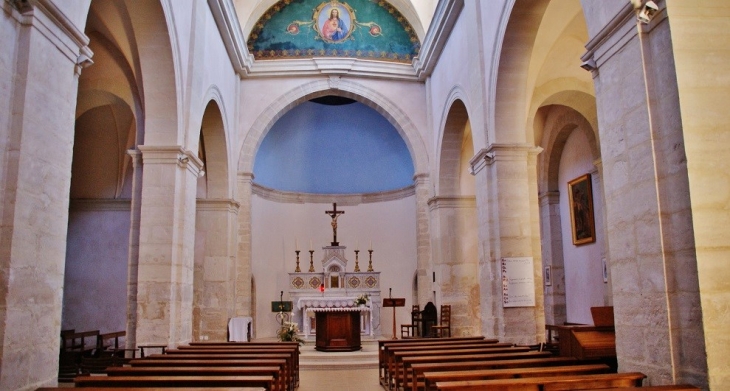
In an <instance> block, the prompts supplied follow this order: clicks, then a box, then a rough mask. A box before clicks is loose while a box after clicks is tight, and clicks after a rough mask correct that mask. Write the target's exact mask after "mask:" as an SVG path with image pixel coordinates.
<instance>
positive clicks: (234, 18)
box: [208, 0, 253, 77]
mask: <svg viewBox="0 0 730 391" xmlns="http://www.w3.org/2000/svg"><path fill="white" fill-rule="evenodd" d="M208 7H210V12H211V13H212V14H213V19H214V20H215V23H216V25H217V26H218V32H219V33H220V35H221V39H222V40H223V46H225V48H226V51H227V52H228V57H229V58H230V60H231V65H232V66H233V69H234V70H235V71H236V73H237V74H238V75H239V77H244V76H246V74H247V73H248V72H249V71H250V69H251V66H252V65H253V55H252V54H251V53H249V52H248V47H247V46H246V40H245V39H244V37H243V32H242V29H241V25H240V22H239V20H238V15H236V10H235V7H234V6H233V2H232V0H208Z"/></svg>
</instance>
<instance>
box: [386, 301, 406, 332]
mask: <svg viewBox="0 0 730 391" xmlns="http://www.w3.org/2000/svg"><path fill="white" fill-rule="evenodd" d="M405 305H406V299H405V297H402V298H395V297H389V298H387V299H383V307H393V339H398V336H397V335H396V333H395V307H405Z"/></svg>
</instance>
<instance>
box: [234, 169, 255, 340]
mask: <svg viewBox="0 0 730 391" xmlns="http://www.w3.org/2000/svg"><path fill="white" fill-rule="evenodd" d="M252 186H253V174H252V173H243V172H239V173H238V198H237V199H236V201H237V202H238V203H239V205H240V208H239V212H238V248H237V251H236V274H235V281H236V282H235V288H234V290H235V312H236V316H251V317H255V313H254V312H253V311H254V308H255V306H254V305H253V297H252V292H251V288H252V287H251V278H252V274H251V243H252V242H251V197H252V196H253V187H252ZM255 323H256V322H254V324H255ZM254 332H255V330H252V333H254Z"/></svg>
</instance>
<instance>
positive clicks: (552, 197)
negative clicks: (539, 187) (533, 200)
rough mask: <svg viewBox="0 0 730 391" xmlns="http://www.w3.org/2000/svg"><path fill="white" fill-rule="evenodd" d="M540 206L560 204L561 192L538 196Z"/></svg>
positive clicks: (550, 192) (545, 193)
mask: <svg viewBox="0 0 730 391" xmlns="http://www.w3.org/2000/svg"><path fill="white" fill-rule="evenodd" d="M537 199H538V201H539V202H540V205H542V206H544V205H557V204H559V203H560V192H559V191H546V192H544V193H540V194H538V195H537Z"/></svg>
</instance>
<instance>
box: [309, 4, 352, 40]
mask: <svg viewBox="0 0 730 391" xmlns="http://www.w3.org/2000/svg"><path fill="white" fill-rule="evenodd" d="M316 18H317V22H318V23H317V26H318V27H319V34H320V36H321V37H322V39H324V40H325V41H326V42H331V43H337V42H342V41H344V40H345V39H346V38H347V37H349V36H350V30H351V29H350V26H351V24H352V16H351V15H350V11H349V10H348V9H347V8H345V7H344V6H343V4H340V3H336V2H332V3H326V5H324V7H322V8H321V9H320V10H319V14H318V15H317V17H316Z"/></svg>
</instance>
